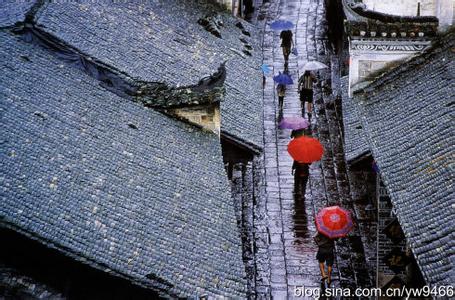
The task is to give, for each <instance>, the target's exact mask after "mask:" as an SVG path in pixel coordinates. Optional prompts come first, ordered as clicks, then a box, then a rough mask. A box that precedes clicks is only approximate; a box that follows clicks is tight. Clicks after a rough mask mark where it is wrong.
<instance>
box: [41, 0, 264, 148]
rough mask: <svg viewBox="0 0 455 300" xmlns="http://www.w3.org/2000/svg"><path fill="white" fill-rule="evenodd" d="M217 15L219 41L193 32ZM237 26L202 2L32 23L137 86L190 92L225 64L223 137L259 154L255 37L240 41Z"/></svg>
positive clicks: (47, 17) (45, 15)
mask: <svg viewBox="0 0 455 300" xmlns="http://www.w3.org/2000/svg"><path fill="white" fill-rule="evenodd" d="M215 13H217V14H219V15H220V17H219V18H220V19H221V20H222V23H223V26H222V27H221V36H222V38H218V37H216V36H214V35H213V34H211V33H210V32H209V31H207V30H206V29H205V28H204V27H203V26H202V25H200V24H198V20H199V19H200V18H203V17H205V16H207V15H212V14H215ZM238 22H239V20H238V19H236V18H234V17H232V16H230V15H229V14H228V13H227V12H220V11H219V10H216V9H215V8H214V7H211V6H206V5H202V2H199V1H178V0H166V1H164V0H153V1H150V2H148V3H145V2H142V1H140V2H134V1H131V2H128V3H121V4H119V3H116V4H112V3H109V4H94V3H91V4H77V3H65V4H62V3H51V4H47V5H46V6H44V7H43V8H42V9H41V10H40V12H39V13H38V14H37V16H36V23H37V28H38V29H39V30H42V31H44V32H46V33H49V34H51V35H53V36H55V37H57V38H58V39H59V40H62V41H64V42H65V43H67V44H69V45H71V46H72V47H75V48H76V49H78V50H79V51H81V52H82V53H84V54H85V55H87V56H89V57H92V58H94V59H96V60H99V61H101V62H102V63H104V64H106V65H109V66H111V67H113V68H115V69H117V70H119V71H121V72H123V73H125V74H127V75H129V76H130V77H132V78H135V79H136V80H138V81H143V82H147V83H164V84H166V85H168V86H170V87H175V88H180V87H185V86H191V85H195V84H197V83H198V82H199V81H200V80H201V79H202V78H204V77H207V76H209V75H212V74H213V73H215V72H216V71H217V69H218V68H219V66H220V64H222V63H223V62H225V61H226V62H227V63H226V69H227V70H226V72H227V78H226V81H225V87H226V94H225V99H224V101H223V103H222V105H221V112H222V124H221V125H222V128H221V129H222V130H223V131H225V132H227V133H229V134H230V135H232V136H234V137H236V138H238V139H239V140H241V141H243V142H246V143H249V144H253V145H255V146H257V147H261V145H262V131H261V124H262V123H261V120H262V113H261V112H262V109H261V107H262V94H261V93H262V88H261V78H262V75H261V72H260V68H259V66H260V64H261V61H260V59H261V53H260V51H258V49H259V43H258V39H257V37H258V34H257V32H256V30H254V28H253V27H252V26H251V25H249V24H246V23H243V27H246V28H247V31H249V32H250V36H247V35H245V34H243V33H242V29H240V28H239V27H237V26H235V25H236V24H237V23H238ZM241 39H243V40H244V41H241ZM245 42H246V43H245ZM247 47H248V48H251V47H252V48H253V50H247V49H248V48H247ZM244 51H246V52H244ZM247 52H248V53H249V54H251V56H249V55H248V53H247Z"/></svg>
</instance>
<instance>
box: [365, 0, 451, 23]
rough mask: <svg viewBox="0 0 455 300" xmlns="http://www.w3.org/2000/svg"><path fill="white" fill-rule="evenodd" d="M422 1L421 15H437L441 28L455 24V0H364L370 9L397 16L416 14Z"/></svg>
mask: <svg viewBox="0 0 455 300" xmlns="http://www.w3.org/2000/svg"><path fill="white" fill-rule="evenodd" d="M419 2H420V15H421V16H436V17H437V18H438V19H439V25H440V30H445V29H447V27H448V26H451V25H454V10H455V0H363V3H364V4H365V5H366V7H367V8H368V9H369V10H374V11H377V12H382V13H386V14H390V15H397V16H416V15H417V4H418V3H419Z"/></svg>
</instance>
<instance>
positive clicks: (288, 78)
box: [273, 72, 294, 85]
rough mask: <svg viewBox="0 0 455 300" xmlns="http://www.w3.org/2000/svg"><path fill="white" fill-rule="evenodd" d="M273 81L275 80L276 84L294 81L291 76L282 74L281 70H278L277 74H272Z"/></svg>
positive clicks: (287, 83) (286, 83) (288, 83)
mask: <svg viewBox="0 0 455 300" xmlns="http://www.w3.org/2000/svg"><path fill="white" fill-rule="evenodd" d="M273 81H275V82H276V83H278V84H284V85H290V84H293V83H294V81H293V80H292V78H291V76H289V75H288V74H283V73H281V72H278V75H275V76H273Z"/></svg>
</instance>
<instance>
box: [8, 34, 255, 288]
mask: <svg viewBox="0 0 455 300" xmlns="http://www.w3.org/2000/svg"><path fill="white" fill-rule="evenodd" d="M0 45H1V47H0V62H1V63H0V69H1V70H2V76H0V86H2V88H1V89H0V99H1V102H0V114H1V126H2V135H1V141H0V145H1V146H0V161H1V165H2V168H1V171H0V178H1V182H2V189H1V201H0V224H1V226H10V227H13V228H15V229H16V230H20V231H22V232H24V233H26V234H27V235H29V236H31V237H33V238H36V239H38V240H40V241H41V242H44V243H46V244H47V245H48V246H50V247H56V248H57V249H59V250H61V251H63V252H64V253H66V254H67V255H70V256H72V257H73V258H76V259H78V260H81V261H84V262H85V263H88V264H90V265H92V266H94V267H98V268H100V269H102V270H104V271H107V272H111V273H113V274H115V275H119V276H123V277H125V278H127V279H129V280H132V281H133V282H135V283H137V284H140V285H143V286H146V287H149V288H150V287H151V288H154V289H156V290H159V291H160V292H161V293H162V294H163V295H171V296H180V297H189V296H192V295H193V296H194V295H195V293H196V292H199V293H207V294H208V295H212V296H213V295H224V296H228V297H244V296H245V290H246V287H245V285H246V281H245V279H244V277H245V274H244V265H243V262H242V256H241V255H242V254H241V242H240V238H239V236H238V230H237V225H236V218H235V214H234V209H233V206H232V202H231V196H230V187H229V183H228V180H227V177H226V174H225V171H224V167H223V161H222V155H221V146H220V143H219V138H218V137H217V136H216V135H214V134H212V133H208V132H204V131H200V130H198V129H196V128H195V127H192V126H190V125H185V124H183V123H180V122H178V121H175V120H173V119H171V118H168V117H166V116H164V115H162V114H160V113H157V112H155V111H153V110H151V109H146V108H144V107H143V106H141V105H140V104H138V103H134V102H131V101H127V100H125V99H122V98H120V97H118V96H116V95H114V94H113V93H110V92H108V91H106V90H105V89H103V88H101V87H100V86H99V83H98V82H97V81H96V80H95V79H93V78H92V77H89V76H88V75H86V74H85V73H83V72H81V71H79V70H78V69H76V68H74V67H72V66H70V65H68V64H66V63H64V62H62V60H60V59H58V58H56V57H54V56H52V55H50V54H49V52H47V50H44V49H42V48H41V47H39V46H33V45H31V44H26V43H24V42H22V41H20V40H19V39H18V38H17V37H15V36H13V35H9V34H7V33H4V32H1V33H0ZM24 58H26V59H24ZM176 141H178V142H176Z"/></svg>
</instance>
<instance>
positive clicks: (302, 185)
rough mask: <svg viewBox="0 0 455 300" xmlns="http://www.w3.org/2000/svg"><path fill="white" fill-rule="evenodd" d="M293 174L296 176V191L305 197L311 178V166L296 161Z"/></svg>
mask: <svg viewBox="0 0 455 300" xmlns="http://www.w3.org/2000/svg"><path fill="white" fill-rule="evenodd" d="M292 174H293V175H294V191H295V193H296V194H301V195H302V197H305V192H306V185H307V183H308V178H309V177H310V164H307V163H303V162H298V161H296V160H294V163H293V164H292Z"/></svg>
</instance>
